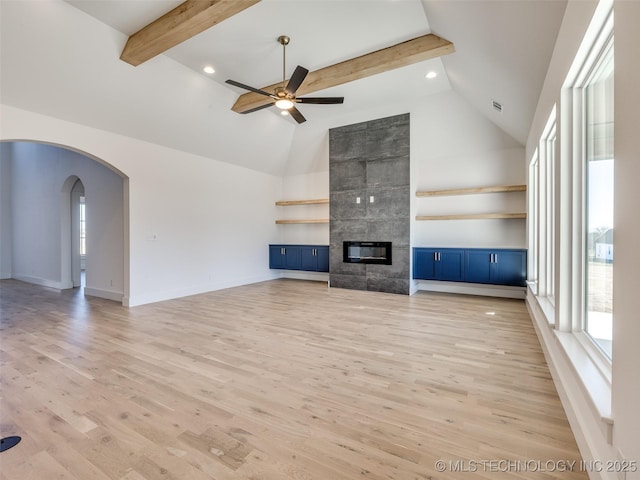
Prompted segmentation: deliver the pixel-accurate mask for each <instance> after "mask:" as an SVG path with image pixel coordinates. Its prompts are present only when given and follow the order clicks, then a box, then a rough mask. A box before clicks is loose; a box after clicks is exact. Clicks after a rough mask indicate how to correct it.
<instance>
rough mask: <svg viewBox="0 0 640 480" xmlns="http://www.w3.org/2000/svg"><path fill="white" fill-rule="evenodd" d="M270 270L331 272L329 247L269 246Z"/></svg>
mask: <svg viewBox="0 0 640 480" xmlns="http://www.w3.org/2000/svg"><path fill="white" fill-rule="evenodd" d="M269 268H272V269H283V270H304V271H308V272H328V271H329V246H328V245H269Z"/></svg>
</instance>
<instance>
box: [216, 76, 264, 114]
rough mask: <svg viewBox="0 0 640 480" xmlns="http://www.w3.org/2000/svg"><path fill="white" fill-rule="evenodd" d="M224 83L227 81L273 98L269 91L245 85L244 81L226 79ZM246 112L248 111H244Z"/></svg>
mask: <svg viewBox="0 0 640 480" xmlns="http://www.w3.org/2000/svg"><path fill="white" fill-rule="evenodd" d="M224 83H228V84H229V85H233V86H234V87H240V88H244V89H245V90H249V91H250V92H255V93H259V94H260V95H264V96H266V97H272V98H273V95H271V94H270V93H269V92H265V91H264V90H260V89H259V88H253V87H250V86H249V85H245V84H244V83H240V82H236V81H235V80H226V81H225V82H224ZM246 113H248V112H246Z"/></svg>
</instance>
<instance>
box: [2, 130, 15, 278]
mask: <svg viewBox="0 0 640 480" xmlns="http://www.w3.org/2000/svg"><path fill="white" fill-rule="evenodd" d="M11 221H12V214H11V145H10V144H8V143H0V278H11V272H12V265H11V247H12V241H11Z"/></svg>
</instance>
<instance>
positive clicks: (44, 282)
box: [11, 274, 70, 290]
mask: <svg viewBox="0 0 640 480" xmlns="http://www.w3.org/2000/svg"><path fill="white" fill-rule="evenodd" d="M11 278H14V279H16V280H20V281H21V282H27V283H33V284H34V285H41V286H43V287H49V288H55V289H56V290H64V289H65V288H70V287H67V286H65V285H63V283H62V282H60V281H58V280H50V279H48V278H41V277H32V276H30V275H21V274H13V275H12V277H11Z"/></svg>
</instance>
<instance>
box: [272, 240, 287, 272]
mask: <svg viewBox="0 0 640 480" xmlns="http://www.w3.org/2000/svg"><path fill="white" fill-rule="evenodd" d="M283 248H284V247H283V246H282V245H269V268H284V267H285V262H284V257H285V256H284V250H283Z"/></svg>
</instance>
